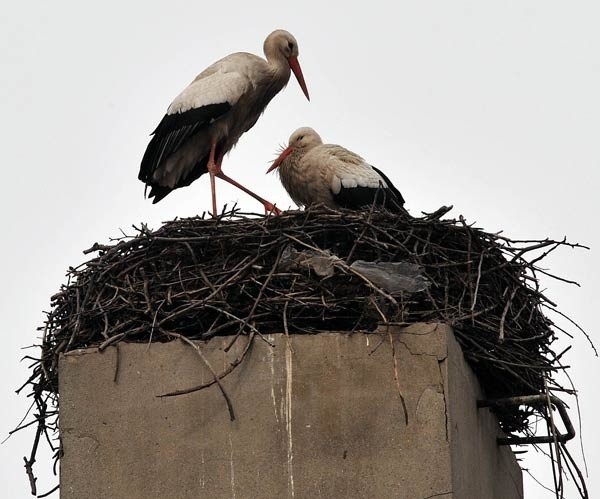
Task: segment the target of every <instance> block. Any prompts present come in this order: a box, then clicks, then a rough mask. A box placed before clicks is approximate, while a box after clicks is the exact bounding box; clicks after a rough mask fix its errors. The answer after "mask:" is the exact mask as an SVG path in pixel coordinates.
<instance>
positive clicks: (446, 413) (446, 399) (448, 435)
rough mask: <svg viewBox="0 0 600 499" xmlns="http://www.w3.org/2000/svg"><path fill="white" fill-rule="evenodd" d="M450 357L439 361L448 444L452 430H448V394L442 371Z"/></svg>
mask: <svg viewBox="0 0 600 499" xmlns="http://www.w3.org/2000/svg"><path fill="white" fill-rule="evenodd" d="M447 358H448V357H444V358H443V359H442V360H438V370H439V372H440V383H441V388H442V394H443V395H444V418H445V426H446V442H450V429H449V428H448V394H447V393H446V390H445V388H446V387H445V386H444V373H443V371H442V364H443V363H444V362H446V359H447Z"/></svg>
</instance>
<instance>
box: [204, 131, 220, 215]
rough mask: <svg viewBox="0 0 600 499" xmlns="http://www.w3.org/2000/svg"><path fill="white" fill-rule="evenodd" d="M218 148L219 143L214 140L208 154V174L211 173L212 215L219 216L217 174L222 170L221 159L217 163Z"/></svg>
mask: <svg viewBox="0 0 600 499" xmlns="http://www.w3.org/2000/svg"><path fill="white" fill-rule="evenodd" d="M216 148H217V143H216V142H214V141H213V142H212V144H211V146H210V153H209V154H208V164H207V165H206V168H207V169H208V174H209V175H210V193H211V196H212V210H213V211H212V216H213V217H216V216H217V194H216V191H215V175H216V174H217V173H219V172H220V171H221V161H219V164H217V163H215V150H216Z"/></svg>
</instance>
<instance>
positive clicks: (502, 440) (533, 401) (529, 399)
mask: <svg viewBox="0 0 600 499" xmlns="http://www.w3.org/2000/svg"><path fill="white" fill-rule="evenodd" d="M548 403H550V404H551V405H552V406H553V407H556V409H557V410H558V412H559V414H560V417H561V418H562V420H563V423H564V425H565V428H566V430H567V432H566V433H556V435H548V436H545V437H537V436H533V435H532V436H528V437H498V438H497V442H498V445H515V444H517V445H526V444H549V443H553V442H555V441H557V442H561V443H564V442H566V441H567V440H571V439H572V438H573V437H574V436H575V429H574V428H573V424H572V423H571V420H570V419H569V414H568V413H567V407H566V406H565V403H564V402H563V401H562V400H560V399H559V398H558V397H555V396H554V395H546V394H545V393H542V394H540V395H524V396H522V397H510V398H504V399H491V400H478V401H477V407H478V408H480V407H496V408H498V409H502V408H504V407H511V406H515V405H529V406H531V407H540V406H547V405H548Z"/></svg>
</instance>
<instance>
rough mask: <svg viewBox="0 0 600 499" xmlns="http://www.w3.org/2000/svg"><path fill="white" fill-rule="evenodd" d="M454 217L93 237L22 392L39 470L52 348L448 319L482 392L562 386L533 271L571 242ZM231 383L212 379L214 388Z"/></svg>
mask: <svg viewBox="0 0 600 499" xmlns="http://www.w3.org/2000/svg"><path fill="white" fill-rule="evenodd" d="M447 211H448V209H440V210H438V212H437V213H433V214H428V215H425V216H423V217H421V218H412V217H410V216H408V215H398V214H392V213H389V212H387V211H379V210H373V209H371V210H370V211H369V210H366V211H363V212H355V211H332V210H329V209H326V208H322V207H317V208H311V209H308V210H306V211H300V212H298V211H292V212H287V213H284V214H283V215H282V216H279V217H257V216H251V214H243V213H240V212H238V211H235V210H233V211H231V212H228V213H224V214H223V215H222V216H220V217H218V218H216V219H212V218H204V217H196V218H188V219H178V220H174V221H172V222H167V223H165V224H164V225H163V226H162V227H161V228H159V229H158V230H156V231H151V230H149V229H148V228H147V227H145V226H142V227H141V228H139V229H137V228H136V230H137V234H136V235H134V236H127V237H125V236H124V237H122V238H119V239H118V240H114V241H113V242H112V244H111V245H101V244H95V245H94V246H93V247H92V248H90V249H89V250H87V251H86V253H90V252H97V256H95V257H94V258H93V259H91V260H89V261H88V262H86V263H84V264H82V265H80V266H78V267H75V268H70V269H69V272H68V282H67V284H65V285H63V286H62V287H61V289H60V291H59V292H58V293H57V294H55V295H54V296H53V297H52V309H51V311H50V312H49V313H48V316H47V321H46V324H45V327H44V328H43V339H42V352H41V359H39V360H37V361H36V362H34V364H33V366H32V373H31V377H30V379H29V380H28V381H27V383H26V385H25V386H27V385H30V386H31V387H32V389H33V395H34V399H35V401H36V404H37V409H38V414H37V415H36V421H38V423H39V424H38V433H37V438H36V444H35V447H34V452H33V453H32V456H31V458H30V460H29V461H30V463H31V462H32V461H33V460H34V459H35V450H36V449H37V442H38V441H39V439H40V436H41V435H43V434H44V433H45V434H46V435H47V434H48V429H53V428H54V429H55V428H56V419H57V417H58V412H57V407H56V402H57V391H58V358H59V355H60V354H63V353H65V352H68V351H70V350H73V349H77V348H87V347H98V348H100V349H101V350H103V349H105V348H107V347H108V346H110V345H115V344H116V343H117V342H119V341H128V342H148V341H170V340H172V339H174V338H179V339H184V340H186V341H187V340H208V339H209V338H212V337H214V336H216V335H230V336H231V341H232V342H233V341H235V340H237V339H238V338H239V337H240V336H245V337H247V341H248V343H250V342H251V341H252V339H255V338H257V337H259V336H260V335H265V334H268V333H272V332H282V331H286V332H289V333H297V334H303V333H308V334H310V333H314V332H317V331H323V330H325V331H332V330H333V331H358V330H362V331H365V330H366V331H371V330H374V329H375V328H377V327H380V326H382V325H386V324H397V325H405V324H410V323H414V322H428V321H431V322H444V323H447V324H449V325H451V326H452V327H453V329H454V332H455V334H456V338H457V339H458V341H459V343H460V345H461V346H462V349H463V352H464V355H465V358H466V359H467V361H468V362H469V363H470V365H471V367H472V368H473V370H474V371H475V373H476V374H477V376H478V378H479V381H480V383H481V385H482V387H483V390H484V391H485V393H486V396H487V397H489V398H498V397H512V396H520V395H529V394H539V393H545V392H546V391H547V389H553V388H560V387H559V386H558V382H557V381H556V373H557V371H559V370H560V369H563V367H562V365H561V363H560V354H558V353H557V352H555V351H554V350H553V342H554V341H555V339H556V338H557V336H558V335H561V334H563V333H562V331H563V330H561V329H560V328H558V327H556V326H555V325H554V324H553V322H552V321H551V320H550V319H549V318H548V317H547V315H546V312H547V311H556V308H555V304H554V303H552V301H550V299H548V298H547V297H546V296H545V295H544V294H543V292H542V291H541V290H540V286H539V281H538V276H539V275H540V273H541V274H544V275H550V274H548V273H547V271H546V270H543V269H542V268H540V267H539V264H540V261H541V260H542V258H544V257H545V256H546V255H547V254H548V253H549V252H551V251H552V250H554V249H556V248H558V247H560V246H571V247H573V246H578V245H572V244H569V243H567V242H566V241H564V240H563V241H553V240H549V239H544V240H539V241H523V240H518V241H517V240H510V239H508V238H506V237H504V236H503V235H501V234H495V233H488V232H484V231H483V230H480V229H478V228H475V227H473V226H472V225H469V224H467V223H466V222H465V220H464V219H463V218H462V217H460V218H459V219H458V220H454V219H442V216H444V215H445V214H446V212H447ZM552 277H554V276H552ZM564 334H565V335H566V334H568V333H567V332H564ZM244 351H247V349H246V350H244ZM242 361H243V358H240V359H238V363H239V362H242ZM235 365H237V364H236V363H234V365H233V366H231V367H230V368H229V371H231V370H232V369H233V368H235ZM226 374H227V372H224V373H217V374H215V378H216V379H215V380H214V381H213V382H216V383H218V384H219V386H220V387H221V385H220V383H219V381H218V379H220V378H222V377H224V376H225V375H226ZM208 384H211V383H208ZM196 388H201V387H196ZM221 388H222V387H221ZM561 389H562V388H561ZM185 391H186V390H183V392H185ZM533 411H534V409H531V408H529V409H525V408H523V407H518V406H516V407H512V408H505V409H504V410H498V411H497V415H498V418H499V420H500V424H501V425H502V428H503V430H504V431H505V432H507V433H514V432H520V433H525V434H531V433H533V432H534V428H533V426H532V425H533V424H534V422H533V421H532V420H533V419H534V418H532V417H531V416H532V412H533ZM542 417H547V416H544V415H542ZM49 441H50V439H49ZM58 452H59V451H58ZM26 464H27V460H26ZM28 471H29V472H31V466H30V467H29V468H28ZM30 478H32V474H30ZM34 482H35V480H33V485H34Z"/></svg>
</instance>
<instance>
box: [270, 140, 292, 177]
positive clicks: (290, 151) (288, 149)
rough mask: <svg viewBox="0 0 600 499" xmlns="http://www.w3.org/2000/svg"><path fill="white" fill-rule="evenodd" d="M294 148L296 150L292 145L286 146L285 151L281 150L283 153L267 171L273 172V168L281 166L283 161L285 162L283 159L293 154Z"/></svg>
mask: <svg viewBox="0 0 600 499" xmlns="http://www.w3.org/2000/svg"><path fill="white" fill-rule="evenodd" d="M293 150H294V148H293V147H291V146H290V147H286V148H285V149H284V150H283V151H281V154H280V155H279V157H278V158H277V159H276V160H275V161H273V164H272V165H271V167H270V168H269V169H268V170H267V173H271V172H272V171H273V170H275V168H278V167H280V166H281V163H283V160H284V159H285V158H287V157H288V156H289V155H290V154H292V151H293Z"/></svg>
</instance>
